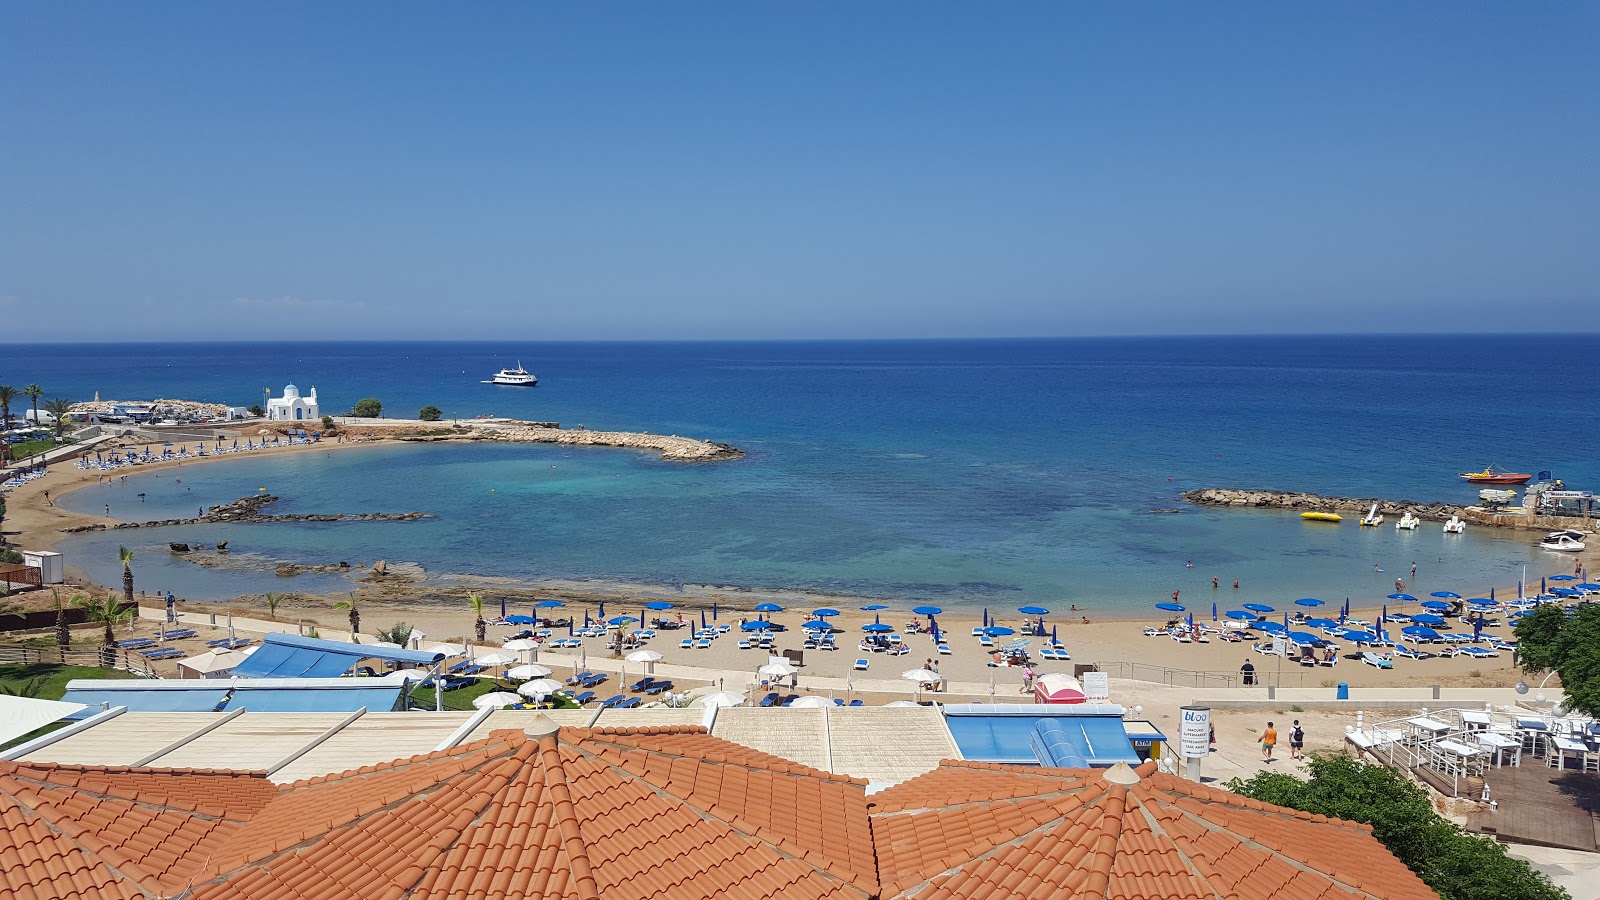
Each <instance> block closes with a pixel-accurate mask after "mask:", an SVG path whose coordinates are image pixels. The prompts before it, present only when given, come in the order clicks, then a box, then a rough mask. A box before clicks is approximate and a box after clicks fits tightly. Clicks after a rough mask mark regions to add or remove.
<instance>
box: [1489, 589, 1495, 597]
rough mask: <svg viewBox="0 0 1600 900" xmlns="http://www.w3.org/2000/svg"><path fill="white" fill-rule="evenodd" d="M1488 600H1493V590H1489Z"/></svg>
mask: <svg viewBox="0 0 1600 900" xmlns="http://www.w3.org/2000/svg"><path fill="white" fill-rule="evenodd" d="M1489 599H1490V600H1493V599H1494V588H1489Z"/></svg>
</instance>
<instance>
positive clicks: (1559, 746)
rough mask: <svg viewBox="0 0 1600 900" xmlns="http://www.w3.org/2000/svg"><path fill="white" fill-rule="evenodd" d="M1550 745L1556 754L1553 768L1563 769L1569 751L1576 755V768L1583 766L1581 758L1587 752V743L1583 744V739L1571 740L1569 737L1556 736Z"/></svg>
mask: <svg viewBox="0 0 1600 900" xmlns="http://www.w3.org/2000/svg"><path fill="white" fill-rule="evenodd" d="M1551 746H1552V747H1553V748H1554V749H1555V751H1556V754H1557V755H1556V765H1555V768H1557V769H1565V768H1566V767H1567V754H1568V753H1571V754H1572V755H1573V756H1575V757H1577V760H1578V768H1579V769H1582V768H1583V758H1584V757H1585V756H1587V755H1588V754H1589V745H1588V744H1585V743H1584V742H1583V741H1576V740H1573V739H1572V738H1569V737H1559V736H1558V737H1556V738H1555V739H1554V740H1552V741H1551Z"/></svg>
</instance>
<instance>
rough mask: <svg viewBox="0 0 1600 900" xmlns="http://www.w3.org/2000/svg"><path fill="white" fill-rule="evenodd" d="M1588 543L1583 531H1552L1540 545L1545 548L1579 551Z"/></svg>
mask: <svg viewBox="0 0 1600 900" xmlns="http://www.w3.org/2000/svg"><path fill="white" fill-rule="evenodd" d="M1585 546H1586V545H1585V544H1584V542H1583V532H1581V531H1552V532H1550V533H1549V534H1548V535H1546V536H1545V539H1544V540H1542V541H1540V542H1539V547H1540V548H1541V549H1544V550H1565V551H1568V552H1571V553H1578V552H1580V551H1582V550H1583V549H1584V547H1585Z"/></svg>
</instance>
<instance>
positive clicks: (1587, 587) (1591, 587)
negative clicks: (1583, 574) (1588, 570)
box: [1578, 581, 1600, 591]
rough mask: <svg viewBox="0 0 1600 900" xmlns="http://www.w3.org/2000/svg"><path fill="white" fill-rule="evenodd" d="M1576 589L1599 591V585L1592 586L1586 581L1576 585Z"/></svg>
mask: <svg viewBox="0 0 1600 900" xmlns="http://www.w3.org/2000/svg"><path fill="white" fill-rule="evenodd" d="M1578 587H1580V588H1583V589H1584V590H1586V591H1600V584H1592V583H1590V582H1587V581H1585V582H1583V583H1582V584H1580V585H1578Z"/></svg>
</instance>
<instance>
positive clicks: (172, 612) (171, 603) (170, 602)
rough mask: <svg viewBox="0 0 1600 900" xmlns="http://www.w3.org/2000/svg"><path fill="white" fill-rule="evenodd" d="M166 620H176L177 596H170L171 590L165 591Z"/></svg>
mask: <svg viewBox="0 0 1600 900" xmlns="http://www.w3.org/2000/svg"><path fill="white" fill-rule="evenodd" d="M167 621H168V622H177V621H178V598H177V597H174V596H172V592H171V591H167Z"/></svg>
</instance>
